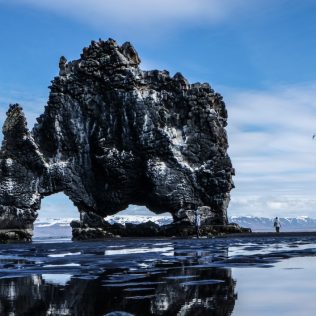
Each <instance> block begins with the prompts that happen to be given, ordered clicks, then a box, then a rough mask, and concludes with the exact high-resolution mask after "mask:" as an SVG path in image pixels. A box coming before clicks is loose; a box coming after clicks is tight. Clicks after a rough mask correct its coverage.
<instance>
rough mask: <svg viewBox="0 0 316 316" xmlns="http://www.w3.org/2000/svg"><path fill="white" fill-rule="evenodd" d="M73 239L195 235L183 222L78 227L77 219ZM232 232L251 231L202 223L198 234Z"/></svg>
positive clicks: (192, 229)
mask: <svg viewBox="0 0 316 316" xmlns="http://www.w3.org/2000/svg"><path fill="white" fill-rule="evenodd" d="M71 226H72V227H73V228H72V234H73V240H91V239H107V238H117V237H180V238H186V237H187V238H190V237H194V236H196V229H195V227H194V226H192V225H190V224H185V223H181V222H180V223H172V224H170V225H163V226H159V225H157V224H156V223H153V222H150V221H149V222H146V223H141V224H131V223H127V224H126V225H125V226H124V225H121V224H113V225H111V224H108V223H107V224H106V225H103V227H87V226H86V225H82V227H80V222H79V221H74V222H72V223H71ZM234 233H251V229H250V228H243V227H240V226H239V225H236V224H231V225H204V226H202V227H201V229H200V236H206V237H213V236H219V235H225V234H234Z"/></svg>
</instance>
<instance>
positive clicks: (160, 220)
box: [105, 215, 172, 226]
mask: <svg viewBox="0 0 316 316" xmlns="http://www.w3.org/2000/svg"><path fill="white" fill-rule="evenodd" d="M105 220H106V221H108V222H109V223H110V224H114V223H119V224H122V225H125V223H133V224H140V223H146V222H148V221H151V222H154V223H156V224H158V225H159V226H162V225H167V224H170V223H171V222H172V217H171V215H112V216H107V217H105Z"/></svg>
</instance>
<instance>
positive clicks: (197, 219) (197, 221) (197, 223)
mask: <svg viewBox="0 0 316 316" xmlns="http://www.w3.org/2000/svg"><path fill="white" fill-rule="evenodd" d="M194 221H195V230H196V238H200V227H201V215H200V213H199V211H198V210H196V211H195V219H194Z"/></svg>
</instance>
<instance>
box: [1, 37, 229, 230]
mask: <svg viewBox="0 0 316 316" xmlns="http://www.w3.org/2000/svg"><path fill="white" fill-rule="evenodd" d="M139 63H140V58H139V56H138V54H137V52H136V51H135V49H134V48H133V46H132V45H131V44H130V43H128V42H127V43H125V44H123V45H122V46H119V45H118V44H117V43H116V42H115V41H114V40H111V39H110V40H108V41H99V42H91V45H90V46H89V47H88V48H84V50H83V53H82V54H81V58H80V59H79V60H75V61H72V62H69V63H67V60H66V58H65V57H61V59H60V62H59V68H60V74H59V76H58V77H55V78H54V80H53V81H52V85H51V87H50V89H51V92H50V95H49V100H48V103H47V106H46V107H45V111H44V113H43V114H42V115H41V116H40V117H39V118H38V119H37V120H38V123H37V124H36V125H35V126H34V128H33V130H32V131H31V132H29V131H28V129H27V127H26V120H25V117H24V114H23V111H22V109H21V107H20V106H19V105H11V106H10V109H9V111H8V112H7V119H6V121H5V123H4V127H3V133H4V140H3V144H2V149H1V153H0V228H31V227H32V223H33V221H34V220H35V218H36V216H37V213H36V211H37V210H38V209H39V208H40V201H41V199H42V198H43V197H44V196H47V195H51V194H53V193H56V192H60V191H63V192H64V193H65V194H66V195H67V196H68V197H69V198H70V199H71V200H72V201H73V203H74V204H75V205H76V206H77V207H78V210H79V211H80V212H81V213H82V214H94V215H98V216H101V217H104V216H106V215H112V214H115V213H117V212H118V211H121V210H124V209H125V208H127V206H128V205H129V204H137V205H145V206H147V207H148V208H149V209H150V210H152V211H154V212H155V213H162V212H166V211H168V212H171V213H172V214H173V216H174V218H175V219H182V218H183V214H186V212H185V211H186V210H188V209H195V208H196V207H198V206H206V208H204V212H203V220H206V221H207V222H208V223H209V224H221V225H223V224H224V225H225V224H227V214H226V210H227V206H228V203H229V192H230V190H231V189H232V187H233V182H232V175H233V172H234V170H233V168H232V165H231V161H230V158H229V157H228V155H227V147H228V144H227V136H226V131H225V126H226V124H227V112H226V109H225V104H224V102H223V101H222V97H221V96H220V95H219V94H217V93H214V91H213V90H212V89H211V87H210V86H209V85H208V84H199V83H197V84H189V83H188V81H187V80H186V79H185V78H184V77H183V76H182V75H181V74H180V73H177V74H176V75H174V76H173V77H170V75H169V73H168V72H167V71H158V70H154V71H143V70H141V69H140V68H139ZM205 210H206V211H205ZM83 217H84V216H83Z"/></svg>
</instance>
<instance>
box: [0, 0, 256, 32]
mask: <svg viewBox="0 0 316 316" xmlns="http://www.w3.org/2000/svg"><path fill="white" fill-rule="evenodd" d="M0 1H1V0H0ZM11 3H13V4H22V5H28V6H32V7H35V8H40V9H44V10H49V11H50V12H55V13H57V14H60V15H63V16H66V17H72V18H75V19H77V20H79V21H81V22H85V23H88V24H90V25H92V26H95V27H116V28H119V29H120V30H121V31H123V32H124V28H126V31H128V32H130V31H131V30H133V31H140V32H142V34H144V33H147V32H148V31H149V32H153V33H152V35H153V36H154V35H155V33H160V32H163V31H164V30H168V29H172V28H173V27H177V26H180V27H182V28H185V27H186V25H185V24H184V23H188V25H189V26H192V25H202V24H203V25H205V24H213V23H218V22H222V21H224V20H226V19H228V18H236V17H238V16H241V15H243V14H246V12H247V11H248V10H249V9H251V8H254V7H255V6H257V7H258V5H261V4H260V3H256V4H255V3H254V1H251V0H194V1H192V0H172V1H170V0H150V1H148V0H134V1H130V0H67V1H63V0H42V1H37V0H12V1H11Z"/></svg>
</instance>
